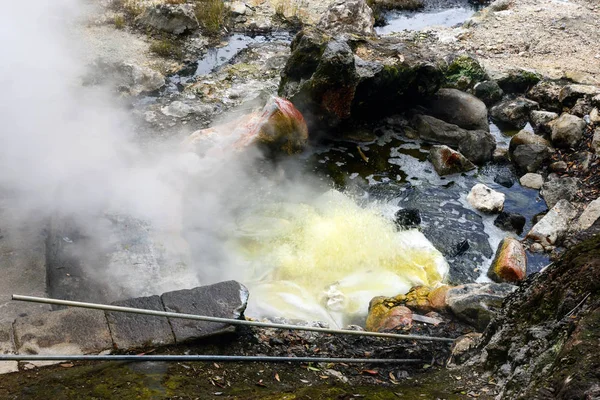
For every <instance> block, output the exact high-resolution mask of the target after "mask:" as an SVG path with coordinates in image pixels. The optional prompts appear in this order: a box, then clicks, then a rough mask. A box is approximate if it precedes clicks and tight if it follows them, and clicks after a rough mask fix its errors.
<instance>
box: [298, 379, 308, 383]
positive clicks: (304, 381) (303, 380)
mask: <svg viewBox="0 0 600 400" xmlns="http://www.w3.org/2000/svg"><path fill="white" fill-rule="evenodd" d="M300 382H302V383H309V382H310V381H307V380H306V379H300Z"/></svg>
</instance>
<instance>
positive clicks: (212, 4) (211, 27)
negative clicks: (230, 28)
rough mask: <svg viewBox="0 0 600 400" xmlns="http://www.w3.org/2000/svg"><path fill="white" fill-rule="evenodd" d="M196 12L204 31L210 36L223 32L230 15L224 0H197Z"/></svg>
mask: <svg viewBox="0 0 600 400" xmlns="http://www.w3.org/2000/svg"><path fill="white" fill-rule="evenodd" d="M194 11H195V14H196V18H197V19H198V23H199V24H200V27H201V28H202V31H203V32H204V33H205V34H207V35H209V36H216V35H218V34H219V33H220V32H221V29H222V28H223V27H224V26H225V21H226V19H227V16H228V14H229V12H228V11H229V10H228V9H227V7H225V3H224V2H223V0H196V1H195V4H194Z"/></svg>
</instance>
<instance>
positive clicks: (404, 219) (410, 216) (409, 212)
mask: <svg viewBox="0 0 600 400" xmlns="http://www.w3.org/2000/svg"><path fill="white" fill-rule="evenodd" d="M394 217H395V219H394V222H395V223H396V226H397V227H398V228H399V229H412V228H416V227H417V226H419V225H420V224H421V213H420V212H419V210H418V209H416V208H404V209H402V210H398V211H396V214H394Z"/></svg>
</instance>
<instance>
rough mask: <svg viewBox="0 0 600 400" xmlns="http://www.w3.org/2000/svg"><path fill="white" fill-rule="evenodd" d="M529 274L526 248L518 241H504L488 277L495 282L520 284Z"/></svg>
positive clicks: (499, 247)
mask: <svg viewBox="0 0 600 400" xmlns="http://www.w3.org/2000/svg"><path fill="white" fill-rule="evenodd" d="M526 274H527V255H526V254H525V248H524V247H523V245H522V244H521V242H519V241H518V240H517V239H514V238H511V237H506V238H504V239H502V241H501V242H500V244H499V245H498V250H496V256H495V257H494V260H493V261H492V265H490V269H489V270H488V277H489V278H490V279H491V280H493V281H495V282H518V281H521V280H523V279H525V275H526Z"/></svg>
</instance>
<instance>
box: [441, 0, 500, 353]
mask: <svg viewBox="0 0 600 400" xmlns="http://www.w3.org/2000/svg"><path fill="white" fill-rule="evenodd" d="M499 1H503V0H496V1H495V2H494V3H497V2H499ZM494 3H492V4H494ZM481 336H482V334H481V333H478V332H471V333H467V334H466V335H462V336H460V337H458V338H456V339H455V340H454V342H453V343H452V347H451V349H450V353H451V354H450V360H449V361H448V364H449V365H460V364H462V363H463V362H464V361H466V360H467V359H468V355H469V352H470V350H471V349H474V348H475V347H477V344H478V343H479V341H480V339H481Z"/></svg>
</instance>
